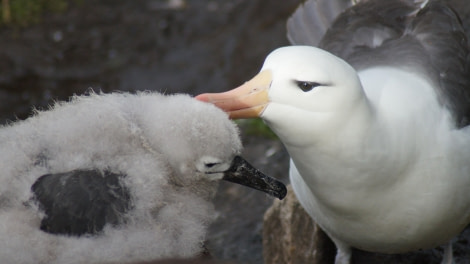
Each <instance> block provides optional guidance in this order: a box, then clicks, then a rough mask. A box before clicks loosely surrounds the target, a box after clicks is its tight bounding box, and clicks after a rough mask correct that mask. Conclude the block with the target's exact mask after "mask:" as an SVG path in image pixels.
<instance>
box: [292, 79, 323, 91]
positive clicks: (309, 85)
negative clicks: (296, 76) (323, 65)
mask: <svg viewBox="0 0 470 264" xmlns="http://www.w3.org/2000/svg"><path fill="white" fill-rule="evenodd" d="M295 83H296V84H297V87H299V88H300V89H301V90H302V91H304V92H309V91H311V90H313V88H315V87H317V86H319V85H320V84H319V83H316V82H306V81H296V82H295Z"/></svg>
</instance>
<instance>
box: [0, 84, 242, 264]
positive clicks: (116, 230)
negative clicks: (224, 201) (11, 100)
mask: <svg viewBox="0 0 470 264" xmlns="http://www.w3.org/2000/svg"><path fill="white" fill-rule="evenodd" d="M241 147H242V146H241V143H240V140H239V137H238V130H237V128H236V126H235V125H234V124H233V123H232V122H231V121H229V120H228V118H227V116H226V114H225V113H224V112H222V111H220V110H218V109H217V108H216V107H213V106H210V105H207V104H203V103H201V102H198V101H197V100H194V99H192V98H190V97H189V96H187V95H170V96H163V95H160V94H157V93H139V94H137V95H131V94H126V93H122V94H118V93H115V94H107V95H98V94H90V95H89V96H80V97H74V98H73V99H72V100H71V102H67V103H57V104H56V105H55V106H54V107H53V108H52V109H51V110H49V111H44V112H38V113H36V114H35V115H34V116H33V117H31V118H29V119H27V120H25V121H21V122H17V123H13V124H11V125H7V126H4V127H2V128H1V129H0V149H1V151H0V169H1V174H0V182H1V184H0V238H1V239H0V259H1V262H2V263H96V262H108V263H109V262H126V261H137V260H149V259H155V258H162V257H191V256H195V255H197V254H198V253H200V252H201V249H202V242H203V241H204V237H205V231H206V227H207V225H208V224H209V223H210V222H211V220H212V218H213V215H214V214H213V211H214V209H213V206H212V204H211V202H210V199H211V198H212V197H213V195H214V193H215V191H216V188H217V180H220V179H222V178H225V176H226V175H224V173H225V172H226V171H228V170H229V168H230V166H231V164H232V161H233V159H234V157H235V156H236V155H238V154H239V153H240V150H241ZM79 170H84V171H89V170H93V171H92V175H93V176H100V173H103V174H104V173H108V172H109V173H114V175H118V177H116V178H113V180H117V181H118V183H116V182H114V183H112V184H109V186H108V185H103V186H101V187H96V188H103V189H106V188H107V189H106V190H107V191H109V195H110V196H111V197H114V198H116V197H118V198H123V197H124V198H123V199H121V200H122V201H118V202H116V203H115V204H113V205H112V206H114V207H116V206H121V207H123V208H124V209H122V208H121V209H116V208H111V209H109V210H114V211H113V212H114V215H117V218H118V221H117V222H113V223H112V224H105V225H104V227H101V228H102V230H100V227H99V226H98V227H96V226H93V227H92V231H96V232H81V231H79V233H78V234H74V233H73V232H72V233H71V234H68V233H67V232H68V231H63V230H62V231H60V230H59V232H58V233H59V234H51V233H48V232H45V231H44V230H41V229H40V226H41V225H42V224H44V223H42V224H41V221H42V220H44V219H45V217H47V215H45V211H44V208H43V207H42V206H43V205H41V204H40V203H39V202H38V201H37V199H36V198H37V197H35V195H33V193H32V191H31V186H33V184H35V182H40V181H38V178H39V177H40V176H42V175H56V176H57V175H61V174H60V173H67V172H72V173H71V174H80V171H79ZM77 171H78V173H77ZM73 176H74V177H75V176H77V175H73ZM67 177H68V176H67ZM49 179H52V178H49ZM69 179H71V178H66V177H64V178H61V179H60V181H61V184H62V185H60V184H58V185H57V186H59V187H54V188H57V189H52V188H53V187H51V186H50V185H48V184H46V183H44V182H45V181H43V182H42V183H40V184H38V185H41V187H40V188H44V189H43V191H44V190H45V191H46V192H47V191H48V190H50V189H51V190H54V191H55V190H59V191H60V192H62V191H63V190H62V189H61V188H64V189H65V187H64V186H65V184H66V182H67V181H68V180H69ZM82 181H83V184H85V185H83V186H85V187H83V186H82V187H83V188H84V190H87V188H89V187H94V186H88V185H86V184H87V183H86V179H84V180H82ZM68 183H71V184H75V183H74V182H73V181H68ZM54 184H56V183H54ZM81 184H82V183H81ZM79 185H80V184H76V185H72V187H73V188H71V189H69V190H68V191H70V192H72V191H75V189H74V188H75V187H77V188H78V187H80V186H79ZM74 186H75V187H74ZM110 186H111V187H110ZM116 186H120V187H123V188H124V191H123V190H122V189H116ZM82 187H80V188H82ZM113 188H114V189H113ZM64 192H65V191H64ZM99 192H100V190H98V191H96V192H94V193H93V192H92V191H90V193H88V191H85V192H83V191H82V194H84V195H85V196H86V195H91V194H93V195H97V194H99ZM123 193H124V194H123ZM36 195H37V196H40V195H42V194H39V192H38V193H36ZM60 195H63V193H59V192H57V193H53V194H50V193H46V194H45V199H46V198H47V199H49V198H50V199H56V198H57V197H62V198H61V199H63V198H64V197H65V199H68V198H67V195H63V196H60ZM74 197H78V196H74ZM80 197H81V196H80ZM97 197H98V196H97ZM114 198H113V199H114ZM88 199H90V200H88ZM94 199H101V198H94ZM91 200H92V198H84V201H74V200H73V199H71V200H70V201H68V200H67V201H54V202H51V204H58V203H61V202H62V203H67V202H68V203H70V207H73V206H78V207H80V206H82V204H83V205H84V206H85V205H86V206H89V205H91V204H93V203H95V202H100V201H91ZM123 201H124V204H122V203H123ZM82 202H83V203H82ZM119 203H121V204H119ZM44 204H45V207H47V206H49V207H50V208H49V209H51V210H52V207H51V205H50V204H49V205H47V202H44ZM77 204H78V205H77ZM54 210H55V209H54ZM57 210H58V211H57V212H59V214H60V213H63V212H62V211H60V210H59V209H57ZM64 210H67V208H66V209H64ZM74 210H75V209H74ZM76 210H82V209H80V208H79V209H76ZM107 210H108V209H107ZM82 211H85V212H81V213H82V214H85V215H86V214H87V213H88V212H86V209H83V210H82ZM65 212H66V213H68V211H65ZM116 212H117V213H116ZM114 215H113V216H114ZM108 216H109V215H107V217H108ZM86 217H88V216H86ZM105 218H106V217H105ZM102 219H104V218H102V217H101V218H100V219H99V220H100V221H101V220H102ZM59 220H60V217H59ZM108 220H109V219H106V221H108ZM53 224H54V222H53ZM66 224H68V223H66ZM41 228H43V229H44V228H47V227H43V226H41ZM52 228H54V227H52ZM95 229H97V230H95ZM80 232H81V233H80Z"/></svg>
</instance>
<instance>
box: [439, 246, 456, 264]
mask: <svg viewBox="0 0 470 264" xmlns="http://www.w3.org/2000/svg"><path fill="white" fill-rule="evenodd" d="M441 264H454V259H453V252H452V242H449V243H448V244H447V246H446V247H445V248H444V256H443V258H442V261H441Z"/></svg>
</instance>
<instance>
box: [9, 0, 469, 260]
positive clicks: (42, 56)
mask: <svg viewBox="0 0 470 264" xmlns="http://www.w3.org/2000/svg"><path fill="white" fill-rule="evenodd" d="M299 2H300V0H283V1H277V2H276V4H275V5H274V4H273V1H268V0H233V1H216V0H212V1H211V0H187V1H184V0H181V1H176V0H171V1H167V0H135V1H131V0H99V1H92V0H83V1H81V4H72V5H71V6H70V7H69V9H68V11H67V12H66V13H64V14H49V15H47V16H45V17H44V19H43V22H42V23H41V24H38V25H34V26H31V27H28V28H12V27H8V28H7V27H3V28H0V101H1V102H2V103H1V104H0V124H2V123H3V124H4V123H7V122H9V121H11V120H15V119H17V118H19V119H24V118H26V117H27V116H28V115H30V114H31V111H32V109H33V108H39V109H45V108H47V106H48V105H50V104H51V103H52V102H53V101H54V100H67V99H68V98H69V97H70V96H72V95H73V94H82V93H84V92H86V91H87V90H89V89H93V90H95V91H103V92H112V91H130V92H133V91H141V90H152V91H160V92H164V93H189V94H192V95H196V94H199V93H202V92H209V91H224V90H228V89H230V88H232V87H235V86H237V85H239V84H241V83H243V82H244V81H246V80H248V79H249V78H250V77H251V76H253V75H254V74H255V73H256V72H257V71H258V69H259V68H260V67H261V64H262V62H263V59H264V57H265V56H266V55H267V54H268V53H269V52H270V51H271V50H273V49H275V48H276V47H280V46H284V45H288V42H287V40H286V37H285V35H286V30H285V21H286V19H287V17H288V16H289V15H290V14H291V13H292V12H293V10H294V9H295V7H296V6H297V5H298V3H299ZM243 139H244V145H245V151H244V153H243V154H244V156H245V158H246V159H247V160H249V161H250V162H252V163H253V165H255V166H256V167H258V168H259V169H261V170H262V171H264V172H265V173H266V174H268V175H270V176H273V177H276V178H278V179H280V180H282V181H283V182H285V183H287V182H288V177H287V168H288V155H287V153H286V151H285V149H284V148H283V146H282V144H281V143H280V142H279V141H277V140H272V139H267V138H264V137H259V136H253V135H248V134H246V133H244V134H243ZM215 203H216V207H217V209H218V211H219V214H218V217H217V219H216V221H215V223H214V224H213V225H212V226H211V228H210V230H209V234H208V238H207V247H208V250H209V252H210V253H211V254H212V255H213V256H214V257H215V258H217V259H223V260H230V261H234V262H236V263H253V264H254V263H256V264H259V263H263V260H262V246H261V239H262V237H261V234H262V232H261V230H262V217H263V213H264V211H265V210H266V208H267V207H268V206H269V205H270V204H271V203H272V198H270V197H267V196H266V195H265V194H262V193H259V192H255V191H252V190H249V189H247V188H244V187H241V186H238V185H233V184H229V183H222V185H221V188H220V190H219V193H218V196H217V197H216V199H215ZM468 236H469V235H468V234H464V235H463V236H461V237H459V238H458V241H459V245H458V247H457V251H458V254H459V256H462V257H463V256H466V254H467V253H466V251H468V250H467V248H468V239H467V237H468ZM440 253H441V251H440V250H431V251H427V252H424V253H423V252H418V253H413V254H407V255H401V256H398V257H394V258H389V257H388V256H382V255H374V254H365V253H358V254H356V256H355V263H438V262H439V261H438V260H439V257H440ZM458 263H470V260H469V261H465V260H462V261H461V262H458Z"/></svg>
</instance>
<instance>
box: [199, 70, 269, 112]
mask: <svg viewBox="0 0 470 264" xmlns="http://www.w3.org/2000/svg"><path fill="white" fill-rule="evenodd" d="M271 81H272V74H271V71H269V70H264V71H261V72H260V73H258V74H257V75H256V76H255V77H253V79H251V80H249V81H248V82H246V83H244V84H243V85H241V86H239V87H237V88H235V89H233V90H230V91H227V92H223V93H205V94H200V95H198V96H196V99H197V100H199V101H203V102H209V103H213V104H215V105H216V106H217V107H219V108H220V109H222V110H224V111H225V112H227V113H228V114H229V116H230V118H231V119H240V118H254V117H259V116H260V115H261V114H262V113H263V111H264V109H265V108H266V106H267V105H268V103H269V98H268V89H269V86H270V85H271Z"/></svg>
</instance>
